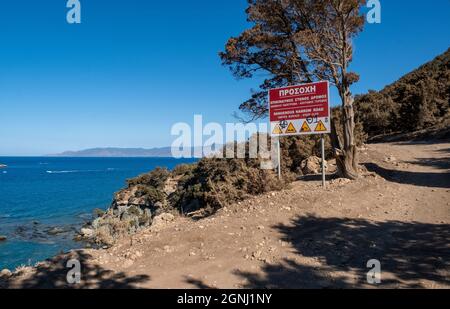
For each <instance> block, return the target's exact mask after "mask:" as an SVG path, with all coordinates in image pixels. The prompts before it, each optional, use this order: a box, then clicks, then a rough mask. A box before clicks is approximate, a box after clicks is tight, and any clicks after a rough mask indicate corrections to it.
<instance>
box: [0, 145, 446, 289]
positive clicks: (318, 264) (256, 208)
mask: <svg viewBox="0 0 450 309" xmlns="http://www.w3.org/2000/svg"><path fill="white" fill-rule="evenodd" d="M361 162H362V166H363V167H364V169H366V171H365V172H364V175H363V177H362V178H361V179H360V180H358V181H353V182H352V181H347V180H342V179H336V180H332V181H329V182H328V187H327V189H326V190H324V189H322V187H321V182H320V177H316V176H308V177H305V178H303V179H302V180H300V181H298V182H295V183H294V184H292V185H291V187H289V188H286V189H285V190H284V191H282V192H276V193H271V194H266V195H264V196H259V197H255V198H252V199H250V200H247V201H245V202H242V203H239V204H236V205H232V206H230V207H227V208H224V209H222V210H221V211H219V212H218V213H217V214H215V215H214V216H211V217H208V218H203V219H202V218H194V219H192V218H183V217H176V216H173V215H170V214H164V215H161V216H159V217H157V218H156V220H155V221H156V222H155V221H154V222H153V225H152V226H151V227H150V228H147V229H144V230H142V231H139V232H138V233H137V234H136V235H134V236H132V237H131V236H130V237H126V238H123V239H121V240H120V241H119V242H118V243H117V244H116V245H114V246H113V247H111V248H109V249H104V250H82V251H76V252H72V253H70V254H68V255H64V256H59V257H56V258H54V259H53V260H51V261H47V262H44V263H41V264H39V265H37V267H36V268H22V269H19V270H18V271H17V272H16V273H14V274H10V273H8V272H6V271H5V272H3V273H2V274H0V276H3V279H2V280H0V286H1V287H3V288H35V287H47V288H54V287H57V288H59V287H61V288H62V287H67V286H69V285H68V283H67V281H66V275H67V272H68V271H69V270H70V268H67V261H68V260H69V259H71V258H75V259H78V260H80V261H81V267H82V276H81V283H80V284H78V285H73V286H72V287H74V288H354V287H361V288H373V287H383V288H388V287H389V288H449V287H450V143H431V142H429V143H411V142H410V143H390V144H372V145H369V146H367V148H364V149H362V150H361ZM372 259H377V260H379V261H380V262H381V268H382V284H381V285H379V286H374V285H370V284H368V283H367V272H368V271H369V269H368V268H367V262H368V261H369V260H372Z"/></svg>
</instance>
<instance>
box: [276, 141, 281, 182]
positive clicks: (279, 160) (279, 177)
mask: <svg viewBox="0 0 450 309" xmlns="http://www.w3.org/2000/svg"><path fill="white" fill-rule="evenodd" d="M277 145H278V151H277V154H278V179H279V180H281V137H279V138H278V143H277Z"/></svg>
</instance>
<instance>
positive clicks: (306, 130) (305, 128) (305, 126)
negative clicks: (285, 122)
mask: <svg viewBox="0 0 450 309" xmlns="http://www.w3.org/2000/svg"><path fill="white" fill-rule="evenodd" d="M300 132H301V133H311V128H310V127H309V125H308V122H306V121H305V122H304V123H303V125H302V130H301V131H300Z"/></svg>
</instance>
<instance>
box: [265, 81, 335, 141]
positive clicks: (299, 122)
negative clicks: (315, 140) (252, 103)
mask: <svg viewBox="0 0 450 309" xmlns="http://www.w3.org/2000/svg"><path fill="white" fill-rule="evenodd" d="M269 109H270V112H269V113H270V123H271V133H272V135H273V136H290V135H310V134H327V133H330V132H331V121H330V119H331V118H330V92H329V83H328V82H327V81H324V82H317V83H311V84H304V85H297V86H290V87H284V88H278V89H271V90H270V91H269Z"/></svg>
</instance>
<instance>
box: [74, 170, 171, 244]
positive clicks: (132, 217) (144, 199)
mask: <svg viewBox="0 0 450 309" xmlns="http://www.w3.org/2000/svg"><path fill="white" fill-rule="evenodd" d="M173 182H174V181H173V179H172V178H169V179H167V180H166V181H165V183H164V185H163V186H162V190H161V192H159V193H160V195H162V198H161V199H160V200H159V201H155V200H153V199H152V198H150V197H149V195H148V194H147V192H146V190H148V188H147V187H146V188H143V187H142V185H141V184H133V185H130V186H129V187H128V188H126V189H124V190H121V191H119V192H118V193H116V194H115V197H114V200H113V202H112V204H111V206H110V208H109V209H108V210H107V211H106V212H104V213H103V214H101V213H100V214H99V216H98V217H97V218H96V219H95V220H93V221H92V222H91V223H90V224H87V225H86V226H84V227H83V228H82V229H81V230H80V232H79V235H78V236H77V240H85V241H89V242H93V243H95V244H98V245H106V246H110V245H113V244H114V243H115V241H116V240H117V239H118V238H119V237H121V236H124V235H131V234H134V233H136V232H138V231H139V230H142V229H144V228H148V227H150V226H152V224H153V221H154V220H155V223H156V225H159V224H160V223H161V222H160V221H161V220H162V221H167V220H168V221H171V220H173V219H172V218H173V215H172V214H168V213H166V212H167V211H169V210H168V208H167V207H166V206H167V198H168V197H169V196H170V194H171V193H173V189H172V187H173V186H174V184H173ZM166 189H167V190H166ZM97 213H99V212H98V211H97Z"/></svg>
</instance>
